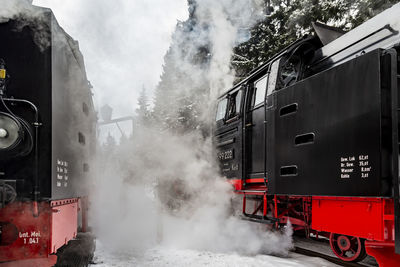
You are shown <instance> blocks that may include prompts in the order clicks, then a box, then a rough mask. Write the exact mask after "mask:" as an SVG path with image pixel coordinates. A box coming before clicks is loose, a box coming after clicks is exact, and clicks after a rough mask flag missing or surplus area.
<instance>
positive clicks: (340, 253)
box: [329, 233, 367, 262]
mask: <svg viewBox="0 0 400 267" xmlns="http://www.w3.org/2000/svg"><path fill="white" fill-rule="evenodd" d="M329 244H330V245H331V249H332V251H333V253H335V255H336V256H337V257H338V258H339V259H341V260H343V261H347V262H350V261H351V262H358V261H362V260H363V259H364V258H365V257H366V256H367V253H366V251H365V246H364V239H361V238H359V237H354V236H347V235H340V234H335V233H331V235H330V237H329Z"/></svg>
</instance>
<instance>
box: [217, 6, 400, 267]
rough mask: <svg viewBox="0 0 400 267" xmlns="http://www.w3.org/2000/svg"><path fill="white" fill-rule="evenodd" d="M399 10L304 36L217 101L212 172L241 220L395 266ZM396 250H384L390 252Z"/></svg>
mask: <svg viewBox="0 0 400 267" xmlns="http://www.w3.org/2000/svg"><path fill="white" fill-rule="evenodd" d="M398 14H400V4H397V5H395V6H393V7H392V8H391V9H388V10H386V11H385V12H383V13H381V14H379V15H378V16H376V17H374V18H372V19H371V20H369V21H367V22H365V23H364V24H362V25H360V26H359V27H357V28H355V29H354V30H352V31H350V32H347V33H343V32H341V31H338V30H336V29H334V28H332V27H328V26H326V25H322V24H319V23H315V24H314V29H315V31H316V35H315V36H309V37H305V38H303V39H301V40H299V41H297V42H295V43H294V44H292V45H291V46H289V47H287V48H286V49H284V50H283V51H282V52H281V53H279V54H278V55H276V56H275V57H273V58H272V59H271V60H269V61H268V62H267V63H266V64H264V65H263V66H261V67H260V68H258V69H256V70H254V71H253V72H252V73H251V75H250V76H249V77H247V78H246V79H245V80H243V81H242V82H240V83H239V84H237V85H236V86H235V87H234V88H232V89H230V90H229V91H228V92H226V93H224V94H223V95H222V96H221V97H220V98H219V100H218V106H217V115H216V130H215V143H216V147H217V149H218V158H219V161H220V166H221V171H222V173H223V174H224V175H225V176H226V177H227V178H228V181H229V182H230V183H232V184H233V186H234V188H235V192H236V193H237V194H239V195H242V196H243V203H242V204H243V205H242V206H243V210H242V215H243V218H244V219H247V220H251V221H256V222H261V223H266V224H269V225H271V226H274V227H276V228H279V227H281V226H283V225H285V224H287V222H288V221H290V222H291V224H292V226H293V229H294V230H295V231H297V232H301V233H304V234H305V235H306V236H307V237H313V238H325V239H329V243H330V246H331V248H332V251H333V252H334V253H335V254H336V256H338V257H339V258H340V259H342V260H344V261H360V260H363V259H364V258H365V256H366V254H367V253H368V254H369V255H371V256H374V257H375V258H376V259H377V261H378V263H379V264H380V265H382V266H398V265H395V264H399V262H400V255H398V254H396V253H400V220H399V219H400V210H399V114H398V112H399V105H400V104H399V103H400V102H399V89H400V85H399V82H400V54H399V52H400V33H399V31H400V19H399V16H398ZM395 252H396V253H395Z"/></svg>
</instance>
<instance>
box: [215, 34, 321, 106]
mask: <svg viewBox="0 0 400 267" xmlns="http://www.w3.org/2000/svg"><path fill="white" fill-rule="evenodd" d="M315 40H318V41H319V39H318V37H317V36H315V35H305V36H304V37H303V38H300V39H298V40H297V41H295V42H293V43H292V44H290V45H289V46H287V47H286V48H284V49H283V50H281V51H280V52H279V53H277V54H276V55H275V56H273V57H272V58H270V59H269V60H268V61H267V62H266V63H264V64H262V65H261V66H259V67H257V68H255V69H254V70H252V71H251V72H250V74H249V75H248V76H247V77H246V78H244V79H243V80H241V81H240V82H239V83H237V84H235V85H234V86H233V87H232V88H231V89H229V90H228V91H226V92H224V93H223V94H222V95H220V97H219V98H222V97H224V96H226V95H229V94H230V93H231V92H232V91H234V90H236V89H237V88H238V87H241V86H243V85H245V84H246V83H247V82H248V81H249V80H252V79H253V78H255V77H257V76H258V75H260V73H262V72H263V71H265V70H266V69H267V68H268V66H269V65H270V64H271V63H272V62H274V61H275V60H276V59H278V58H280V57H282V56H283V55H284V54H286V53H288V52H290V51H292V50H293V49H295V48H296V47H298V46H299V45H301V44H302V43H305V42H309V41H315ZM219 98H218V99H219Z"/></svg>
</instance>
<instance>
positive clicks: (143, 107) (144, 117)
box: [136, 85, 150, 126]
mask: <svg viewBox="0 0 400 267" xmlns="http://www.w3.org/2000/svg"><path fill="white" fill-rule="evenodd" d="M136 114H137V123H138V124H139V125H142V126H143V125H148V124H149V123H150V121H149V120H150V111H149V100H148V98H147V94H146V88H145V87H144V85H143V86H142V91H141V92H140V95H139V98H138V108H137V109H136Z"/></svg>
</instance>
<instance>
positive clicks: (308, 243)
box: [293, 236, 378, 267]
mask: <svg viewBox="0 0 400 267" xmlns="http://www.w3.org/2000/svg"><path fill="white" fill-rule="evenodd" d="M293 239H294V245H295V247H294V251H293V252H294V253H298V254H302V255H306V256H311V257H318V258H322V259H325V260H327V261H329V262H332V263H334V264H337V265H340V266H346V267H347V266H348V267H378V263H377V262H376V261H375V259H374V258H373V257H371V256H367V257H366V258H365V259H364V260H362V261H361V262H358V263H353V262H344V261H342V260H340V259H339V258H337V257H336V256H335V255H334V254H333V252H332V251H331V249H330V246H329V242H328V241H327V240H314V239H306V238H302V237H298V236H295V237H294V238H293Z"/></svg>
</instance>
